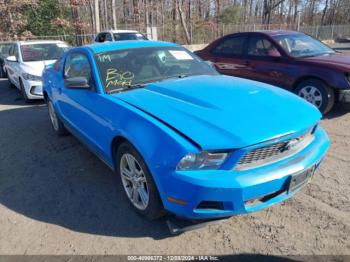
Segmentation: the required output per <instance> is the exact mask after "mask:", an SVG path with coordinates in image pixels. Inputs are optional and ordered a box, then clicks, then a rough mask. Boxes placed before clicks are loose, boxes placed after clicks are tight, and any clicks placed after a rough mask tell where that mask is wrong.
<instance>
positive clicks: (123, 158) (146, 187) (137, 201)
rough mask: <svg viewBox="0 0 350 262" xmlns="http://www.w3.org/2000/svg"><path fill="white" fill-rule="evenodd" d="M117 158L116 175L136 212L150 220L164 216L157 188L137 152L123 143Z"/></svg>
mask: <svg viewBox="0 0 350 262" xmlns="http://www.w3.org/2000/svg"><path fill="white" fill-rule="evenodd" d="M115 158H116V159H115V163H116V165H115V166H116V173H117V175H118V176H119V178H120V182H121V186H122V188H123V191H124V193H125V196H126V198H127V199H128V202H129V203H130V205H131V206H132V207H133V208H134V210H135V211H136V212H137V213H138V214H140V215H142V216H145V217H146V218H148V219H149V220H154V219H157V218H160V217H161V216H163V215H164V214H165V211H164V208H163V205H162V202H161V199H160V196H159V193H158V190H157V187H156V185H155V183H154V180H153V177H152V175H151V173H150V172H149V170H148V168H147V165H146V163H145V161H144V160H143V158H142V157H141V155H140V154H139V153H138V152H137V150H136V149H135V148H134V147H133V146H132V145H131V144H130V143H129V142H123V143H122V144H121V145H120V146H119V147H118V149H117V150H116V154H115ZM130 163H131V164H130ZM130 166H134V168H132V167H130ZM140 192H143V193H140ZM135 193H136V194H135ZM141 194H142V195H143V196H144V197H143V198H142V197H141ZM145 194H147V195H145ZM133 196H135V198H133ZM146 196H148V198H147V197H146ZM147 200H148V201H147Z"/></svg>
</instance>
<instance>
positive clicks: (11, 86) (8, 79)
mask: <svg viewBox="0 0 350 262" xmlns="http://www.w3.org/2000/svg"><path fill="white" fill-rule="evenodd" d="M7 81H8V83H9V88H16V86H15V85H14V84H12V82H11V80H10V78H7Z"/></svg>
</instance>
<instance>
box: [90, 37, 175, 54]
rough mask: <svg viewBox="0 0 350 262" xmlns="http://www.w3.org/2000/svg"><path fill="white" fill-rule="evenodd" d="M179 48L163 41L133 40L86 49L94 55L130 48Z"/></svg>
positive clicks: (97, 44) (95, 45)
mask: <svg viewBox="0 0 350 262" xmlns="http://www.w3.org/2000/svg"><path fill="white" fill-rule="evenodd" d="M167 46H168V47H178V46H179V45H178V44H175V43H170V42H162V41H149V40H132V41H115V42H104V43H94V44H90V45H86V46H84V47H86V48H89V49H90V50H91V51H92V52H93V53H95V54H98V53H102V52H108V51H115V50H122V49H130V48H143V47H167Z"/></svg>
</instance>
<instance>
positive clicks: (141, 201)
mask: <svg viewBox="0 0 350 262" xmlns="http://www.w3.org/2000/svg"><path fill="white" fill-rule="evenodd" d="M120 175H121V179H122V183H123V187H124V190H125V192H126V195H127V196H128V198H129V200H130V202H131V203H132V204H133V205H134V206H135V207H136V208H137V209H140V210H145V209H146V208H147V206H148V202H149V191H148V185H147V179H146V176H145V173H144V171H143V170H142V168H141V166H140V164H139V162H137V160H136V159H135V158H134V157H133V156H132V155H131V154H128V153H126V154H124V155H123V156H122V158H121V160H120Z"/></svg>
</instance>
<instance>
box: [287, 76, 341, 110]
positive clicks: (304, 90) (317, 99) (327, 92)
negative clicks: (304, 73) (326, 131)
mask: <svg viewBox="0 0 350 262" xmlns="http://www.w3.org/2000/svg"><path fill="white" fill-rule="evenodd" d="M294 91H295V93H296V94H297V95H298V96H300V97H301V98H303V99H305V100H306V101H308V102H310V103H311V104H313V105H314V106H316V107H317V108H318V110H320V111H321V113H322V114H326V113H328V112H329V111H330V110H331V109H332V107H333V105H334V103H335V96H334V90H333V89H332V88H330V87H329V86H328V85H327V84H326V83H325V82H323V81H321V80H319V79H313V78H311V79H308V80H305V81H303V82H301V83H300V84H299V85H298V86H297V88H296V89H295V90H294Z"/></svg>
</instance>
